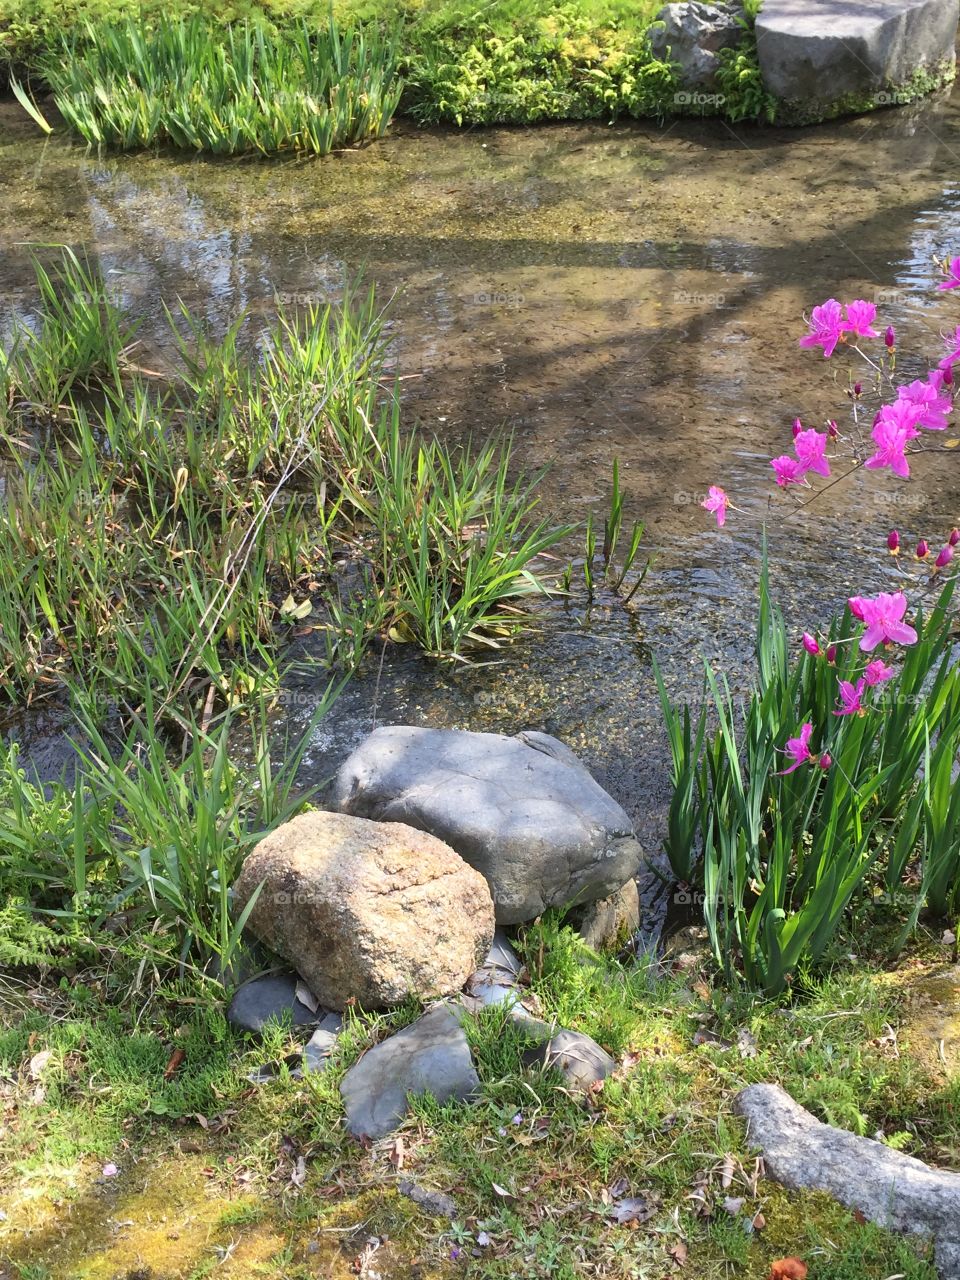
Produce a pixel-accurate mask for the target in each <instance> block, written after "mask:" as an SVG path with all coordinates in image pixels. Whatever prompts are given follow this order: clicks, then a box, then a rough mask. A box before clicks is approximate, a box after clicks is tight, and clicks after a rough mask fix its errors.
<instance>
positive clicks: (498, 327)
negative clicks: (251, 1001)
mask: <svg viewBox="0 0 960 1280" xmlns="http://www.w3.org/2000/svg"><path fill="white" fill-rule="evenodd" d="M958 160H960V96H958V94H954V96H953V97H952V98H947V97H940V98H937V99H933V100H928V101H926V102H923V103H920V104H918V105H916V106H913V107H910V108H905V109H899V110H894V111H888V112H881V113H875V114H873V115H871V116H867V117H864V118H861V119H855V120H850V121H845V122H840V123H836V124H832V125H827V126H822V127H819V128H815V129H810V130H803V131H775V130H758V129H754V128H750V127H743V128H733V127H731V126H729V125H727V124H725V123H723V122H719V121H709V122H705V123H697V122H692V121H674V122H672V123H670V124H669V125H667V126H665V127H663V128H658V127H656V126H655V125H654V124H652V123H639V124H621V125H617V126H615V127H604V126H602V125H598V124H588V125H560V126H549V127H541V128H537V129H523V128H515V129H489V130H472V131H471V130H465V131H463V132H459V133H455V132H445V131H439V130H436V131H434V130H427V131H421V130H415V129H413V128H412V127H410V126H409V125H405V124H402V123H401V124H400V125H399V126H397V127H396V128H395V129H394V131H393V132H392V134H391V136H390V137H388V138H387V139H385V140H384V141H382V142H379V143H377V144H376V145H374V146H372V147H370V148H369V149H367V150H364V151H362V152H350V153H347V154H345V155H342V156H339V157H333V158H330V159H328V160H326V161H322V162H310V163H298V162H294V161H290V162H249V161H247V162H234V161H230V162H217V161H208V160H195V159H192V158H184V157H171V156H169V155H145V156H129V157H127V156H121V157H98V156H96V155H94V154H89V153H87V152H86V151H85V150H84V149H83V148H82V147H76V146H71V145H70V144H68V143H67V142H66V141H64V140H62V139H60V138H58V137H57V136H56V135H55V136H54V137H53V138H52V139H50V140H49V141H44V140H43V139H41V138H40V137H39V136H38V135H37V133H36V131H35V129H34V127H33V126H32V125H31V123H30V122H29V121H28V120H27V119H26V118H25V117H24V115H23V113H22V112H21V111H20V109H19V108H18V107H17V106H16V104H14V103H9V102H8V103H5V104H3V105H0V174H2V179H0V245H2V251H3V258H2V266H0V294H2V301H3V303H5V305H6V308H7V309H8V311H12V310H14V309H18V308H19V309H23V308H28V307H29V306H30V304H31V301H32V269H31V265H30V253H31V249H30V246H29V243H28V242H31V241H34V242H37V241H39V242H44V243H46V244H48V245H49V244H52V243H58V242H66V243H70V244H72V245H73V246H75V247H80V246H83V247H84V248H85V249H86V250H87V252H88V253H89V255H90V256H91V258H92V259H96V260H98V261H99V264H100V266H101V269H102V271H103V272H104V275H105V278H106V279H107V281H108V282H109V283H110V288H111V291H113V292H114V293H115V295H116V297H117V298H118V299H119V300H120V301H121V302H122V304H123V306H124V307H125V308H126V309H127V310H128V311H129V312H130V313H132V314H134V315H137V316H140V317H142V321H143V323H142V328H141V330H140V338H141V347H140V350H139V353H138V359H139V361H140V363H142V364H144V365H145V366H147V367H150V368H155V369H160V370H161V371H162V370H163V369H164V368H166V367H168V364H169V362H170V361H171V359H172V351H171V344H170V341H169V334H168V333H167V331H166V322H165V320H164V314H163V305H162V304H164V303H166V305H167V306H168V307H175V305H176V300H177V298H178V297H179V298H182V299H183V301H184V302H185V303H186V304H187V305H188V306H189V307H190V308H191V309H192V310H193V311H194V313H196V314H199V315H201V316H202V317H204V318H205V319H206V320H207V321H208V322H209V323H210V325H211V326H212V327H213V328H214V329H215V330H217V329H219V330H221V331H222V330H223V329H224V328H225V327H226V325H227V324H228V322H229V321H230V320H231V319H232V318H233V317H234V316H235V315H236V314H237V312H238V311H240V310H247V311H248V312H249V314H250V320H249V323H248V329H247V332H248V335H249V336H248V341H249V342H250V343H251V344H255V342H256V340H257V333H258V328H259V326H260V324H261V323H262V321H263V320H264V318H265V317H266V316H267V315H268V314H269V313H270V312H271V310H272V309H273V307H274V304H275V299H276V298H277V297H278V296H279V297H280V298H281V300H283V301H285V302H286V303H288V304H294V305H295V304H297V303H308V302H325V301H327V300H336V299H338V298H339V297H340V296H341V295H342V293H343V290H344V287H345V284H346V282H348V281H350V280H353V279H355V278H356V277H357V276H358V275H359V274H360V273H362V274H363V277H364V279H365V280H366V281H368V282H373V283H376V285H377V286H378V289H379V291H380V294H381V296H382V297H383V298H384V299H386V298H387V297H389V296H391V295H395V297H394V301H393V306H392V317H393V319H392V322H391V332H392V335H393V339H394V350H395V355H396V365H397V372H398V374H399V375H400V377H401V379H402V381H401V383H400V386H401V394H402V398H403V402H404V405H405V410H406V421H407V422H408V423H413V422H414V421H419V422H420V423H421V424H422V426H423V427H424V428H426V429H429V430H434V431H437V432H440V433H442V434H444V435H447V436H451V437H455V438H466V437H468V436H472V437H473V438H476V439H481V438H484V437H486V436H488V435H490V434H491V433H492V432H495V431H497V430H500V429H505V430H507V431H509V432H511V433H512V435H513V437H514V440H515V442H516V447H517V454H518V460H519V461H520V462H521V463H523V464H525V465H528V466H530V467H534V468H539V467H541V466H544V465H548V467H549V470H548V472H547V475H546V477H545V479H544V481H543V486H542V493H543V506H544V509H545V511H546V512H547V513H548V514H549V515H550V516H551V517H555V518H556V519H557V520H558V521H581V520H583V519H584V518H585V516H586V514H587V512H588V511H589V510H590V509H594V510H595V511H597V513H598V516H600V517H601V518H602V511H603V507H604V504H605V496H606V493H607V491H608V486H609V481H610V471H611V464H612V461H613V459H614V458H615V457H617V458H619V459H620V463H621V468H622V478H623V483H624V486H625V489H626V492H627V505H628V514H629V517H630V518H631V519H632V518H633V517H634V516H636V517H639V518H641V519H643V520H644V521H645V522H646V525H647V544H648V548H649V550H650V551H651V552H652V553H653V554H654V557H655V562H654V565H653V567H652V569H651V571H650V573H649V576H648V578H647V581H646V584H645V585H644V587H643V588H642V589H641V591H640V592H639V593H638V595H637V596H636V597H635V599H634V603H633V605H632V606H631V608H630V609H629V610H627V609H624V608H623V607H621V606H620V605H619V604H617V603H615V602H612V601H607V602H605V603H601V604H599V605H598V606H596V607H594V609H593V610H592V611H589V612H587V611H586V610H585V609H584V607H583V604H582V602H580V603H578V604H574V605H571V606H569V607H567V608H564V607H562V606H555V607H551V609H550V610H549V611H548V612H547V614H546V616H545V618H544V622H543V626H542V627H541V629H540V630H539V631H538V633H537V634H535V635H534V636H532V637H531V638H530V639H528V640H526V641H524V642H523V643H522V644H518V645H516V646H514V647H513V648H512V649H509V650H506V651H504V652H503V653H502V655H501V660H500V662H499V663H496V664H492V665H486V666H482V667H472V668H471V667H464V666H454V667H438V666H436V665H433V664H430V663H428V662H426V661H424V660H423V659H420V658H418V657H416V656H414V655H412V654H411V653H409V652H408V651H406V650H404V649H394V650H389V651H387V653H386V654H385V655H384V658H383V661H382V663H381V662H380V661H379V655H376V660H374V661H373V662H372V664H371V666H370V670H369V672H368V673H367V674H365V675H362V676H361V677H359V678H358V679H356V680H355V681H354V682H353V684H352V685H351V686H350V687H349V688H348V689H347V691H346V693H345V694H344V695H343V696H342V697H341V699H340V701H339V702H338V703H337V705H336V707H335V708H334V710H333V712H332V713H331V715H330V716H329V717H328V719H327V720H326V721H325V722H324V724H323V725H322V726H321V729H320V731H319V732H318V734H317V737H316V740H315V744H314V748H313V749H312V750H311V752H310V753H309V754H308V756H307V773H308V774H309V777H310V779H311V780H313V781H319V780H321V779H323V778H324V777H327V776H329V774H330V772H331V771H332V770H333V769H334V768H335V767H336V765H337V764H338V763H339V761H340V759H342V757H343V756H344V755H345V754H346V752H347V751H348V750H349V748H350V747H351V746H352V745H353V744H354V743H355V742H356V741H358V740H359V739H360V738H361V737H362V736H363V735H364V734H365V733H366V732H367V731H368V730H369V728H370V727H371V724H372V723H373V722H374V719H375V720H376V722H377V723H390V722H399V721H407V722H412V723H430V724H436V725H452V726H459V727H476V728H489V729H496V730H502V731H506V732H515V731H517V730H518V729H521V728H525V727H535V728H540V729H546V730H548V731H550V732H552V733H555V734H557V735H558V736H559V737H561V738H563V739H564V740H565V741H567V742H568V743H569V744H570V745H571V746H573V747H574V748H575V749H576V750H577V751H579V752H581V753H582V755H583V756H584V758H585V760H586V761H587V763H588V764H589V765H590V767H591V768H592V769H594V771H595V772H596V774H597V776H598V777H599V778H600V780H601V781H602V782H603V783H604V784H605V785H606V786H607V787H608V788H609V789H610V790H611V791H612V793H613V794H614V795H615V796H616V797H617V798H618V799H619V800H620V801H621V802H622V803H623V804H624V805H625V807H626V808H627V809H628V810H629V811H630V812H631V814H632V815H633V816H634V818H635V820H636V822H637V825H638V830H639V832H640V834H641V838H642V839H643V840H644V841H645V842H646V843H647V844H648V845H649V846H651V847H654V846H655V845H656V844H657V842H658V831H659V826H660V822H661V820H662V805H663V797H664V790H665V784H666V781H667V777H666V760H665V742H664V740H663V735H662V732H661V730H660V728H659V724H658V711H657V704H656V694H655V688H654V684H653V680H652V676H651V666H650V656H651V653H655V654H656V656H657V658H658V660H659V662H660V664H661V666H662V667H663V668H664V670H665V672H666V675H667V678H668V681H669V682H670V683H671V684H672V685H673V686H674V687H675V688H676V689H678V690H685V691H686V692H688V693H689V694H690V695H691V696H695V695H696V694H697V692H698V690H699V687H700V682H701V676H700V674H699V673H700V670H701V654H705V655H706V656H707V658H708V659H709V660H710V661H712V662H714V663H716V664H720V663H724V664H725V665H726V667H727V668H728V669H729V670H730V671H731V672H732V673H733V676H734V679H735V680H736V679H741V678H742V676H743V674H744V673H745V672H748V671H749V665H748V662H747V659H748V656H749V649H750V645H751V642H752V627H753V617H754V612H755V599H756V580H757V572H758V566H759V538H760V530H761V526H762V524H763V523H764V522H765V521H766V522H767V527H768V535H769V542H770V555H771V563H772V570H773V579H774V585H775V589H776V591H777V593H778V595H779V597H780V599H781V601H782V603H783V604H784V607H785V609H786V611H787V614H788V617H789V618H790V620H791V622H792V623H793V624H800V623H803V624H805V625H810V624H811V623H815V622H817V621H818V620H820V619H823V618H824V617H825V616H826V615H828V614H829V612H830V611H831V610H832V608H833V607H834V606H835V604H836V603H837V602H839V601H840V600H842V599H843V598H844V597H845V596H846V595H847V594H848V593H849V592H850V591H851V590H853V589H857V588H862V587H870V586H874V587H876V586H878V585H880V584H881V583H882V582H883V579H884V577H885V576H887V575H890V574H891V573H892V571H893V570H892V566H891V565H890V563H889V560H888V558H887V557H886V556H885V554H884V553H883V550H882V548H883V543H884V539H885V535H886V532H887V529H888V528H889V527H890V525H893V524H896V525H898V526H900V527H901V529H902V530H903V531H904V533H905V534H907V533H909V534H910V535H913V536H915V535H916V534H917V533H919V532H921V531H922V532H925V533H926V534H927V535H928V536H929V537H930V538H931V541H934V542H935V541H936V540H937V539H938V538H939V537H941V536H942V535H943V533H944V532H945V531H946V529H948V528H949V527H950V525H952V524H953V523H955V522H957V521H958V520H960V486H958V483H957V479H956V464H955V462H954V460H953V459H952V458H950V457H949V456H946V457H945V456H944V455H942V454H941V453H930V454H928V455H925V456H923V457H921V458H919V459H918V460H917V461H916V462H915V464H914V467H913V473H914V474H913V478H912V479H911V480H910V482H908V483H902V482H897V481H892V480H891V479H890V478H889V477H884V476H877V475H870V474H864V473H859V474H858V475H856V476H855V477H853V478H852V479H850V480H846V481H843V482H841V483H838V484H836V485H834V486H833V487H832V488H830V489H829V490H828V491H826V492H825V493H824V495H823V496H822V498H820V499H819V500H818V501H817V502H816V503H815V504H813V505H812V506H811V507H810V508H809V509H807V510H805V511H804V512H803V513H802V514H797V513H796V512H795V508H794V504H793V503H791V502H790V501H789V500H788V499H786V498H785V497H784V496H783V495H781V494H779V493H777V492H776V490H775V488H774V486H773V484H772V483H771V475H772V473H771V472H770V468H769V465H768V463H769V458H770V457H771V455H773V454H776V453H779V452H782V451H784V450H786V449H787V448H788V447H789V441H790V424H791V422H792V420H793V418H794V417H795V416H797V415H798V414H799V415H801V416H802V417H803V419H804V422H805V424H806V425H817V426H822V424H823V422H824V421H825V420H826V419H827V418H828V417H832V416H835V417H838V418H840V420H841V425H843V423H844V421H845V419H844V418H843V416H842V415H843V414H844V412H845V404H846V400H845V389H846V387H847V385H848V375H847V369H848V368H850V367H852V365H851V364H850V362H849V361H848V360H847V359H846V358H845V357H844V356H841V357H840V358H839V359H836V360H834V361H831V362H830V363H827V362H825V361H823V360H822V359H820V358H819V357H818V356H817V355H816V354H815V353H810V352H802V351H800V350H798V348H797V345H796V338H797V336H798V335H799V334H800V333H801V332H802V331H803V323H802V320H801V313H802V312H803V311H804V310H809V308H810V307H811V306H812V305H814V304H816V303H818V302H821V301H822V300H823V299H824V298H826V297H828V296H831V295H836V296H837V297H840V298H842V299H849V298H852V297H864V298H868V299H871V300H875V301H878V302H880V303H881V308H880V309H881V314H882V317H883V323H884V324H886V323H888V322H892V323H893V324H895V325H896V327H897V330H898V333H899V334H900V345H901V351H902V354H901V357H900V360H901V364H900V371H901V373H902V374H903V376H904V379H905V380H906V379H907V378H909V377H916V376H922V375H923V374H924V373H925V372H926V369H927V368H928V367H929V366H930V364H931V363H932V361H933V360H934V359H936V358H938V357H939V354H940V340H939V336H938V332H939V330H941V329H944V328H946V327H948V326H949V327H950V328H951V330H952V327H953V325H954V324H955V323H956V322H957V320H958V319H960V307H958V305H957V303H956V302H955V301H954V295H953V294H950V293H940V294H938V293H936V292H934V291H933V290H934V286H935V283H936V280H937V275H936V268H935V266H934V264H933V259H934V258H935V257H942V256H943V255H945V254H947V253H950V252H954V253H955V252H960V183H958V180H957V178H956V174H957V172H958ZM712 483H720V484H722V485H724V487H725V488H726V489H727V490H728V491H729V493H730V494H731V496H732V498H733V500H734V502H735V503H736V505H737V506H738V507H739V508H740V510H739V511H738V512H735V513H731V515H730V517H729V520H728V525H727V529H726V530H725V531H723V532H718V531H717V530H716V529H715V528H712V527H711V525H712V520H711V519H710V518H709V517H708V516H707V515H706V513H705V512H703V511H701V510H700V509H699V507H698V505H697V504H698V502H699V500H700V498H701V497H702V496H703V494H704V492H705V491H706V489H707V487H708V485H710V484H712ZM317 687H318V686H317V684H316V683H315V682H314V681H312V680H309V681H306V682H302V683H301V684H300V685H296V686H292V687H291V688H290V689H289V690H288V691H287V693H286V695H285V697H284V699H283V701H282V704H281V720H282V722H283V727H285V728H288V729H289V730H290V731H291V733H295V732H296V729H297V726H298V725H299V724H302V723H304V722H305V721H306V719H307V717H308V716H309V714H310V711H311V709H312V706H313V704H314V702H315V699H316V692H317ZM8 732H9V733H11V734H14V735H16V736H19V737H21V738H22V739H23V740H24V744H25V747H26V748H27V750H28V751H29V752H30V753H31V754H32V755H33V757H34V759H35V760H36V761H37V762H38V763H39V764H40V766H41V767H43V768H46V769H47V770H49V769H52V768H55V767H56V766H57V764H58V762H59V761H62V758H63V756H62V750H63V748H62V740H61V738H60V736H59V734H58V732H57V725H56V724H55V723H54V724H52V725H51V724H49V723H48V724H44V718H43V717H42V716H41V717H40V718H39V719H37V718H32V717H31V718H28V719H26V720H25V719H24V718H22V717H21V718H18V720H17V721H16V722H15V723H13V724H12V725H11V726H10V727H9V728H8Z"/></svg>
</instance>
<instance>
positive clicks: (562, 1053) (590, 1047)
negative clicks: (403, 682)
mask: <svg viewBox="0 0 960 1280" xmlns="http://www.w3.org/2000/svg"><path fill="white" fill-rule="evenodd" d="M527 1061H528V1063H529V1064H530V1065H531V1066H533V1065H540V1066H543V1067H552V1068H553V1069H554V1070H556V1071H559V1072H560V1074H561V1075H562V1076H563V1081H564V1084H565V1085H566V1087H567V1088H568V1089H570V1090H572V1091H574V1092H578V1093H586V1092H587V1091H588V1090H589V1089H591V1088H592V1087H593V1086H594V1085H596V1084H599V1082H600V1081H601V1080H605V1079H606V1078H607V1076H608V1075H609V1074H610V1073H611V1071H613V1069H614V1068H615V1067H616V1065H617V1064H616V1062H615V1061H614V1060H613V1058H611V1057H610V1055H609V1053H607V1051H606V1050H605V1049H601V1047H600V1046H599V1045H598V1044H597V1042H596V1040H592V1039H591V1038H590V1036H588V1035H584V1033H583V1032H582V1031H558V1032H557V1033H556V1035H554V1036H552V1037H551V1039H550V1040H548V1041H547V1043H546V1044H545V1045H542V1046H541V1047H540V1048H538V1049H534V1050H531V1051H530V1054H529V1056H528V1058H527Z"/></svg>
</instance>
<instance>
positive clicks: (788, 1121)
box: [734, 1084, 960, 1280]
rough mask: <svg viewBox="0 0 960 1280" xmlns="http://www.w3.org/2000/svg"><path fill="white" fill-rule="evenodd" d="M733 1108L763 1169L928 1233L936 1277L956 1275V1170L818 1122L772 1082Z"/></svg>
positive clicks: (959, 1223)
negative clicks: (758, 1153)
mask: <svg viewBox="0 0 960 1280" xmlns="http://www.w3.org/2000/svg"><path fill="white" fill-rule="evenodd" d="M734 1109H735V1110H736V1111H737V1112H738V1113H739V1114H740V1115H742V1116H744V1117H745V1119H746V1121H747V1136H748V1138H749V1140H750V1142H751V1143H752V1144H753V1145H754V1146H756V1147H759V1148H760V1150H761V1151H762V1152H763V1163H764V1166H765V1168H766V1171H767V1174H768V1175H769V1176H770V1177H772V1178H775V1179H776V1180H777V1182H781V1183H783V1185H784V1186H786V1187H793V1188H809V1189H811V1190H815V1191H825V1192H826V1193H827V1194H828V1195H831V1196H833V1198H834V1199H835V1200H839V1201H840V1203H841V1204H845V1205H847V1207H848V1208H851V1209H859V1211H860V1212H861V1213H862V1214H863V1215H864V1216H865V1217H867V1218H869V1219H870V1221H871V1222H876V1223H879V1224H880V1225H881V1226H884V1227H889V1228H892V1229H893V1230H894V1231H910V1232H916V1233H919V1234H920V1235H923V1236H926V1237H927V1238H928V1239H933V1241H934V1243H935V1260H936V1264H937V1269H938V1270H939V1272H940V1275H941V1277H943V1280H960V1173H952V1172H950V1171H948V1170H943V1169H933V1168H931V1167H930V1165H927V1164H924V1163H923V1162H922V1161H921V1160H916V1159H914V1157H913V1156H907V1155H904V1154H903V1153H902V1152H900V1151H894V1150H893V1149H892V1148H891V1147H887V1146H885V1145H884V1144H883V1143H882V1142H874V1141H873V1139H871V1138H860V1137H857V1136H856V1134H853V1133H848V1132H847V1131H846V1130H845V1129H835V1128H833V1126H832V1125H828V1124H823V1123H822V1122H821V1121H819V1120H817V1119H816V1118H815V1117H814V1116H812V1115H811V1114H810V1112H809V1111H805V1110H804V1108H803V1107H801V1106H800V1105H799V1104H798V1103H796V1102H794V1100H793V1099H792V1098H791V1097H790V1095H789V1094H788V1093H787V1092H786V1091H785V1090H784V1089H781V1088H780V1086H779V1085H776V1084H751V1085H749V1086H748V1087H747V1088H746V1089H744V1090H742V1092H741V1093H739V1094H738V1095H737V1098H736V1100H735V1103H734Z"/></svg>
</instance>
